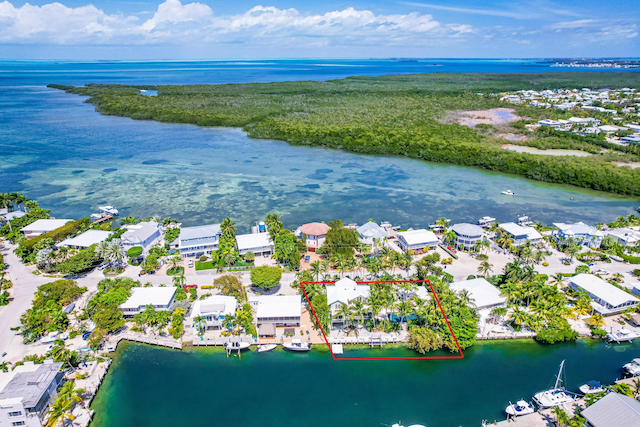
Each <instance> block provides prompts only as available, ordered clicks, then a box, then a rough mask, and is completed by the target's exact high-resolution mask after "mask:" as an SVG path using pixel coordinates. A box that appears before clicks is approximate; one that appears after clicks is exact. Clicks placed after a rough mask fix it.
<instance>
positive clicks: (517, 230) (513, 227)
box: [500, 222, 542, 240]
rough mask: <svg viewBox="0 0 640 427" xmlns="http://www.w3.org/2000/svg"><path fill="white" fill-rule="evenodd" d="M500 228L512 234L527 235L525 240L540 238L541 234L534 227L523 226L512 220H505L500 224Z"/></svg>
mask: <svg viewBox="0 0 640 427" xmlns="http://www.w3.org/2000/svg"><path fill="white" fill-rule="evenodd" d="M500 228H502V229H503V230H504V231H506V232H507V233H509V234H511V235H513V236H527V240H537V239H542V236H541V235H540V233H538V230H536V229H535V228H533V227H523V226H521V225H518V224H516V223H514V222H505V223H504V224H500Z"/></svg>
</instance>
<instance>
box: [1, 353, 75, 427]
mask: <svg viewBox="0 0 640 427" xmlns="http://www.w3.org/2000/svg"><path fill="white" fill-rule="evenodd" d="M62 365H63V364H62V363H54V362H53V361H52V360H45V361H44V363H43V364H38V365H36V364H34V363H33V362H24V365H22V366H16V367H15V368H13V370H12V371H11V372H8V373H0V426H25V427H42V425H43V421H44V419H45V416H46V413H47V408H48V407H49V405H50V404H51V403H52V402H53V400H54V398H55V394H56V391H57V389H58V386H59V385H60V384H62V382H63V381H64V372H63V371H61V370H60V368H62Z"/></svg>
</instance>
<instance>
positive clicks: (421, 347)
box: [407, 326, 443, 354]
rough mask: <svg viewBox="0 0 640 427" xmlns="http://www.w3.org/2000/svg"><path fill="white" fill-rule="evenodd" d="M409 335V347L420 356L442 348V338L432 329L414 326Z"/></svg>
mask: <svg viewBox="0 0 640 427" xmlns="http://www.w3.org/2000/svg"><path fill="white" fill-rule="evenodd" d="M409 334H410V338H409V343H408V344H407V347H408V348H410V349H412V350H415V351H417V352H418V353H420V354H425V353H428V352H430V351H433V350H438V349H439V348H442V345H443V340H442V337H441V336H440V334H438V333H437V332H436V331H434V330H433V329H431V328H428V327H419V326H412V327H411V328H409Z"/></svg>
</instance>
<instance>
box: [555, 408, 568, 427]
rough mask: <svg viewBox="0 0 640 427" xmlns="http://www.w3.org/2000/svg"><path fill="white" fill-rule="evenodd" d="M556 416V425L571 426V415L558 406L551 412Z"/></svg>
mask: <svg viewBox="0 0 640 427" xmlns="http://www.w3.org/2000/svg"><path fill="white" fill-rule="evenodd" d="M551 412H552V413H553V414H554V415H555V416H556V424H557V425H558V427H566V426H567V425H568V424H569V415H567V413H566V412H565V411H564V409H562V408H561V407H559V406H556V407H555V408H553V409H552V410H551Z"/></svg>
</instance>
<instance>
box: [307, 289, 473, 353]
mask: <svg viewBox="0 0 640 427" xmlns="http://www.w3.org/2000/svg"><path fill="white" fill-rule="evenodd" d="M329 283H335V282H300V287H302V292H303V293H304V297H305V298H306V299H307V303H308V304H309V307H311V312H312V313H313V317H315V319H316V323H317V324H318V326H320V332H322V337H323V338H324V342H325V343H326V344H327V347H328V348H329V351H330V352H331V357H333V360H336V361H338V360H406V359H422V360H427V359H463V358H464V353H463V352H462V349H461V348H460V344H458V338H456V335H455V334H454V333H453V329H452V328H451V325H450V324H449V319H447V315H446V314H445V313H444V310H443V309H442V306H441V305H440V300H439V299H438V296H437V295H436V292H435V291H434V290H433V285H432V284H431V282H430V281H428V280H379V281H369V282H356V283H358V284H367V283H428V284H429V288H430V289H431V293H432V294H433V297H434V298H435V300H436V302H437V303H438V308H439V309H440V312H441V313H442V315H443V316H444V321H445V322H446V323H447V327H448V328H449V332H451V336H452V337H453V340H454V341H455V343H456V347H458V351H459V352H460V354H459V355H457V356H405V357H336V355H335V354H333V350H332V349H331V345H330V344H329V340H327V335H326V334H325V332H324V329H323V328H322V325H321V324H320V322H319V321H318V316H317V315H316V311H315V310H314V309H313V305H312V304H311V300H309V296H308V295H307V291H306V289H305V288H304V285H326V284H329Z"/></svg>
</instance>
